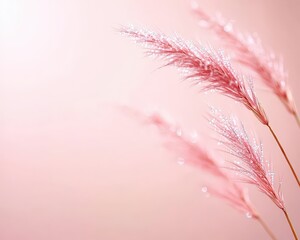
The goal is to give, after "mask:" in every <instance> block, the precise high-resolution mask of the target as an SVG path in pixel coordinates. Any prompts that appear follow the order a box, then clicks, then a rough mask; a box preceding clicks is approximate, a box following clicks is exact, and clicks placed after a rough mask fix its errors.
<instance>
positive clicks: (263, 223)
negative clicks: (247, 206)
mask: <svg viewBox="0 0 300 240" xmlns="http://www.w3.org/2000/svg"><path fill="white" fill-rule="evenodd" d="M256 219H257V221H258V222H259V223H260V225H261V226H262V227H263V228H264V230H265V231H266V232H267V233H268V234H269V236H270V238H271V239H273V240H276V237H275V235H274V234H273V232H272V231H271V229H270V228H269V227H268V225H267V224H266V223H265V222H264V221H263V220H262V219H261V218H260V217H257V218H256Z"/></svg>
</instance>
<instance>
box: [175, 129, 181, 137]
mask: <svg viewBox="0 0 300 240" xmlns="http://www.w3.org/2000/svg"><path fill="white" fill-rule="evenodd" d="M176 134H177V136H179V137H181V135H182V131H181V129H180V128H178V129H177V130H176Z"/></svg>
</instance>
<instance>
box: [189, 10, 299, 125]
mask: <svg viewBox="0 0 300 240" xmlns="http://www.w3.org/2000/svg"><path fill="white" fill-rule="evenodd" d="M193 12H194V13H195V14H196V16H197V17H198V18H199V20H200V25H201V26H203V27H205V28H208V29H210V30H211V31H213V32H214V33H215V34H216V35H217V36H218V38H219V40H220V41H221V42H222V44H223V45H225V46H226V47H229V48H230V49H231V50H233V52H234V60H236V61H237V62H239V63H241V64H242V65H244V66H246V67H247V68H249V69H251V70H252V71H253V72H254V73H256V74H257V75H258V76H259V78H260V79H261V80H262V81H263V82H264V83H265V85H266V86H267V87H269V89H271V91H272V92H273V93H274V94H275V95H276V96H277V97H278V98H279V99H280V100H281V102H282V103H283V104H284V105H285V107H286V109H287V110H288V111H289V112H290V113H291V114H292V115H294V117H295V118H296V120H297V123H298V125H299V126H300V119H299V116H298V115H297V112H296V106H295V102H294V99H293V96H292V93H291V90H290V88H289V86H288V83H287V73H286V70H285V69H284V66H283V61H282V59H278V58H277V57H276V56H275V54H274V52H271V51H267V50H266V49H265V48H264V47H263V45H262V43H261V40H260V39H259V38H258V37H257V36H254V35H251V34H243V33H241V32H238V31H236V30H235V29H234V26H233V24H232V22H231V21H228V20H226V19H224V18H223V17H221V16H220V15H218V16H217V17H212V16H210V15H208V14H206V13H205V12H204V11H202V10H201V9H200V8H199V7H198V6H197V5H194V6H193Z"/></svg>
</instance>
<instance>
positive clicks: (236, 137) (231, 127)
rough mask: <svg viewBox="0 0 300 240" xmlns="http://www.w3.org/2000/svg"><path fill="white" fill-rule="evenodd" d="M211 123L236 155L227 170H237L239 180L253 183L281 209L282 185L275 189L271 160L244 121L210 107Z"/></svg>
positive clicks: (282, 206)
mask: <svg viewBox="0 0 300 240" xmlns="http://www.w3.org/2000/svg"><path fill="white" fill-rule="evenodd" d="M210 123H211V124H212V125H213V126H214V128H215V130H216V131H217V133H218V134H219V135H220V136H221V137H222V140H221V141H220V142H221V143H222V144H223V145H224V146H225V147H226V150H227V151H228V152H229V153H230V154H231V155H233V156H234V157H236V159H237V160H236V161H233V162H230V163H231V164H230V165H231V166H230V167H229V169H231V170H233V171H234V172H235V173H236V176H237V178H238V180H240V181H242V182H245V183H249V184H252V185H254V186H256V187H257V188H258V189H259V190H260V191H262V192H263V193H264V194H266V195H267V196H268V197H269V198H270V199H271V200H272V201H273V202H274V203H275V204H276V205H277V206H278V207H279V208H280V209H284V201H283V196H282V193H281V186H280V185H279V188H278V191H277V192H276V190H275V189H274V172H273V169H272V164H271V162H270V161H268V160H265V159H264V155H263V147H262V144H258V143H257V141H256V140H255V138H253V141H252V140H251V139H250V138H249V136H248V134H247V133H246V131H245V129H244V126H243V124H242V123H241V122H240V121H239V120H238V119H237V118H235V117H227V116H224V115H223V114H222V113H221V112H220V111H219V110H217V109H212V111H211V120H210Z"/></svg>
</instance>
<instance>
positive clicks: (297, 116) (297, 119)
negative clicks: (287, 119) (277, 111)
mask: <svg viewBox="0 0 300 240" xmlns="http://www.w3.org/2000/svg"><path fill="white" fill-rule="evenodd" d="M294 116H295V119H296V121H297V124H298V127H300V118H299V115H298V113H295V114H294Z"/></svg>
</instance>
